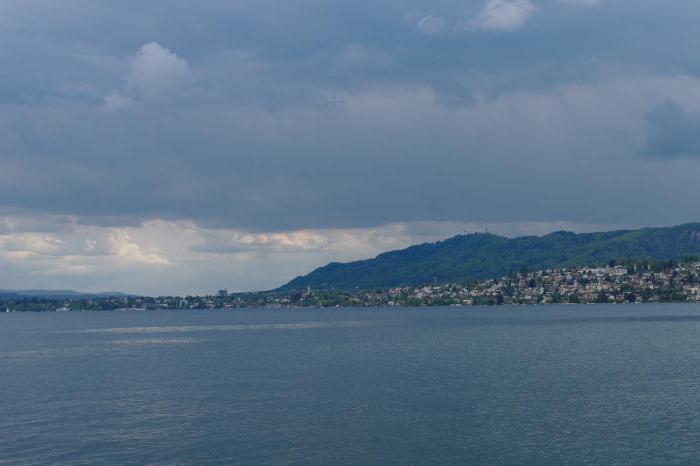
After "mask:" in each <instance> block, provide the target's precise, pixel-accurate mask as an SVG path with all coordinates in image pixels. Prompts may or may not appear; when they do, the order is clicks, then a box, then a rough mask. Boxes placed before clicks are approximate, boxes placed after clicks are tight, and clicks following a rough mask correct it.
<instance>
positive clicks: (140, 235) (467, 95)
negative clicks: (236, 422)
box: [0, 0, 700, 294]
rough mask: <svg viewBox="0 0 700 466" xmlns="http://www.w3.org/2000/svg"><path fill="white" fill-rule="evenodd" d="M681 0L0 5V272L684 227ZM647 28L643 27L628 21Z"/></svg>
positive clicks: (219, 283)
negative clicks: (475, 236) (485, 234)
mask: <svg viewBox="0 0 700 466" xmlns="http://www.w3.org/2000/svg"><path fill="white" fill-rule="evenodd" d="M698 18H700V3H699V2H697V1H691V0H678V1H674V2H671V3H667V2H666V3H665V2H659V1H650V0H439V1H418V0H407V1H403V2H392V1H388V0H356V1H353V2H345V1H339V0H328V1H325V2H318V1H315V0H298V1H294V2H290V1H282V0H255V1H253V0H242V1H236V2H231V1H223V0H210V1H207V2H194V1H191V2H169V1H165V0H154V1H149V2H134V1H131V0H128V1H122V2H108V1H103V0H94V1H86V0H64V1H61V2H55V1H50V0H5V1H3V2H1V3H0V40H2V43H3V45H4V46H3V47H2V48H1V49H0V62H1V63H2V64H3V65H2V72H1V73H0V200H1V201H0V288H12V289H76V290H85V291H91V292H94V291H100V290H122V291H125V292H131V293H143V294H184V293H202V292H212V291H215V290H216V289H219V288H228V289H230V290H254V289H267V288H273V287H276V286H279V285H281V284H282V283H284V282H286V281H287V280H288V279H290V278H292V277H294V276H297V275H300V274H303V273H306V272H308V271H309V270H312V269H313V268H315V267H317V266H320V265H323V264H325V263H327V262H330V261H348V260H355V259H361V258H367V257H372V256H374V255H376V254H377V253H379V252H381V251H386V250H391V249H396V248H401V247H405V246H408V245H410V244H414V243H419V242H423V241H434V240H438V239H442V238H446V237H449V236H452V235H454V234H458V233H462V232H464V231H468V232H474V231H485V230H486V229H487V228H488V230H489V231H491V232H494V233H499V234H505V235H509V236H516V235H519V234H545V233H548V232H551V231H555V230H571V231H576V232H588V231H599V230H611V229H617V228H621V227H638V226H666V225H673V224H681V223H686V222H691V221H697V220H700V204H699V203H698V202H697V199H699V198H700V183H698V182H697V180H698V176H699V175H700V65H699V64H698V63H699V62H698V58H697V54H698V52H697V48H696V47H693V46H692V44H695V43H697V41H698V39H700V30H699V29H698V27H697V19H698ZM652 24H653V27H650V25H652Z"/></svg>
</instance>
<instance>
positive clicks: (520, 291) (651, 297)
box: [0, 261, 700, 312]
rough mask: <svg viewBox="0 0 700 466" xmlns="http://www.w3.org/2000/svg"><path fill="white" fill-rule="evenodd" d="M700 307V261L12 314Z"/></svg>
mask: <svg viewBox="0 0 700 466" xmlns="http://www.w3.org/2000/svg"><path fill="white" fill-rule="evenodd" d="M663 302H700V261H686V262H683V263H674V262H656V263H638V264H631V265H616V264H614V263H610V264H609V265H607V266H604V267H570V268H564V269H549V270H541V271H533V272H524V271H523V272H519V273H516V274H512V275H510V276H505V277H501V278H498V279H491V280H485V281H481V282H476V283H471V284H459V283H451V284H431V285H425V286H402V287H394V288H389V289H381V290H359V289H358V290H314V289H306V290H289V291H269V292H256V293H229V292H228V291H227V290H220V291H219V292H218V293H216V294H214V295H207V296H185V297H180V296H161V297H141V296H112V297H108V296H107V297H91V298H72V299H63V300H61V299H42V298H31V299H12V300H2V301H0V306H1V307H0V309H3V310H5V311H7V312H12V311H76V310H95V311H113V310H153V309H203V310H207V309H208V310H233V309H245V308H265V309H279V308H295V307H296V308H326V307H395V306H478V305H527V304H531V305H532V304H554V303H560V304H592V303H663Z"/></svg>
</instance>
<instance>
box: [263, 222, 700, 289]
mask: <svg viewBox="0 0 700 466" xmlns="http://www.w3.org/2000/svg"><path fill="white" fill-rule="evenodd" d="M695 255H700V223H687V224H683V225H678V226H673V227H657V228H642V229H637V230H615V231H606V232H596V233H572V232H568V231H556V232H553V233H549V234H547V235H544V236H521V237H517V238H506V237H503V236H498V235H494V234H490V233H472V234H466V235H457V236H453V237H451V238H448V239H445V240H442V241H438V242H435V243H422V244H417V245H413V246H409V247H408V248H405V249H400V250H395V251H388V252H385V253H382V254H379V255H378V256H376V257H374V258H372V259H365V260H360V261H354V262H348V263H340V262H331V263H330V264H327V265H325V266H323V267H319V268H317V269H315V270H313V271H312V272H310V273H309V274H307V275H303V276H299V277H296V278H294V279H293V280H291V281H290V282H288V283H287V284H285V285H283V286H281V287H279V288H278V289H277V290H280V291H282V290H291V289H305V288H307V287H311V288H315V289H333V288H337V289H352V288H368V289H369V288H387V287H393V286H403V285H421V284H429V283H434V282H465V281H472V280H483V279H489V278H496V277H499V276H503V275H506V274H508V273H512V272H517V271H521V270H539V269H547V268H555V267H566V266H573V265H579V266H586V265H599V264H601V263H604V262H608V261H610V260H620V259H633V260H680V259H683V258H685V257H688V256H695Z"/></svg>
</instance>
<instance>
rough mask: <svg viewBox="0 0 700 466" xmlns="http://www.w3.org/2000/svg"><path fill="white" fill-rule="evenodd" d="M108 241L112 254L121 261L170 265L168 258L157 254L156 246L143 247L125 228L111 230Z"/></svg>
mask: <svg viewBox="0 0 700 466" xmlns="http://www.w3.org/2000/svg"><path fill="white" fill-rule="evenodd" d="M109 241H110V244H111V246H112V254H113V255H114V256H116V257H117V258H118V259H119V260H121V261H124V262H133V263H138V264H145V265H171V264H170V262H169V261H168V259H166V258H165V257H163V256H161V255H160V254H159V251H158V249H157V248H150V249H148V250H146V249H144V248H143V247H142V246H141V245H140V244H139V243H137V242H136V241H134V239H133V238H132V237H131V235H130V234H129V232H128V231H127V230H126V229H118V230H115V231H113V232H112V233H111V234H110V236H109Z"/></svg>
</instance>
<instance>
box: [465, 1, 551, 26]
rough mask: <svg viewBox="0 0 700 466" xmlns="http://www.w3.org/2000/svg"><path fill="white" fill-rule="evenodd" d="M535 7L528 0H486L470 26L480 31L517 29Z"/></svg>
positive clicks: (522, 24)
mask: <svg viewBox="0 0 700 466" xmlns="http://www.w3.org/2000/svg"><path fill="white" fill-rule="evenodd" d="M536 9H537V7H535V5H533V4H532V3H531V2H530V1H529V0H488V1H487V2H486V4H485V5H484V8H483V9H482V10H481V13H479V16H477V18H476V19H475V20H474V21H473V22H472V23H471V26H472V27H473V28H475V29H477V30H481V31H493V32H512V31H517V30H518V29H520V28H521V27H523V26H524V25H525V23H526V22H527V20H528V19H529V18H530V16H532V14H533V13H534V12H535V10H536Z"/></svg>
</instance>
